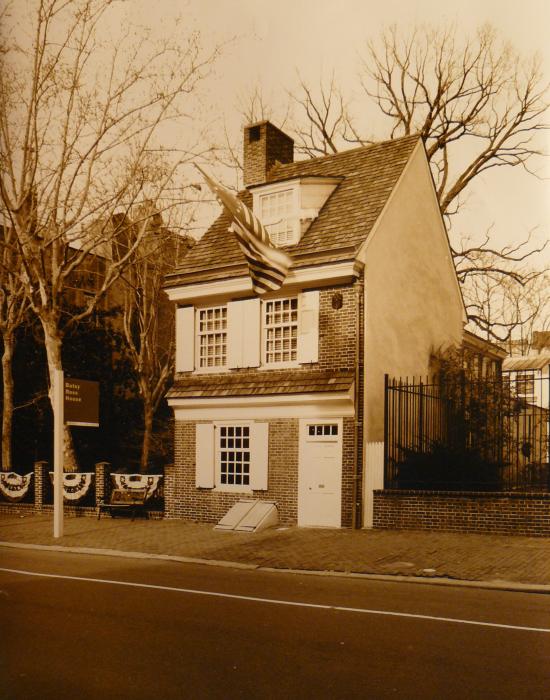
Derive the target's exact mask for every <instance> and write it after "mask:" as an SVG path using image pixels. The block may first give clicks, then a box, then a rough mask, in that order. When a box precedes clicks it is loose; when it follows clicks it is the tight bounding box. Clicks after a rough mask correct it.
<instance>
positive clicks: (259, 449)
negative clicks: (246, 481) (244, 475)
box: [250, 423, 269, 491]
mask: <svg viewBox="0 0 550 700" xmlns="http://www.w3.org/2000/svg"><path fill="white" fill-rule="evenodd" d="M250 452H251V454H250V485H251V487H252V489H254V490H255V491H267V484H268V461H269V459H268V454H269V423H253V424H252V429H251V441H250Z"/></svg>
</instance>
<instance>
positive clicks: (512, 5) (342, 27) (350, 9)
mask: <svg viewBox="0 0 550 700" xmlns="http://www.w3.org/2000/svg"><path fill="white" fill-rule="evenodd" d="M131 4H132V5H135V4H136V3H135V2H133V1H132V2H131ZM153 7H154V11H152V10H151V9H150V8H153ZM143 8H144V18H147V21H149V22H150V23H151V24H154V23H155V22H157V18H158V17H163V18H164V21H170V19H169V18H170V16H171V15H172V14H173V13H177V12H180V11H181V12H182V13H183V14H184V16H188V17H189V16H190V17H192V20H193V25H194V26H195V27H196V28H197V29H199V30H200V31H201V34H202V39H203V41H204V42H205V43H206V44H212V45H213V44H215V43H218V42H227V41H230V43H229V44H228V45H227V46H226V47H225V49H224V51H223V55H222V57H221V59H220V61H219V63H218V66H217V69H216V73H215V77H214V79H213V80H212V81H211V83H210V92H209V96H208V97H207V98H206V99H207V101H208V100H209V101H210V107H211V109H210V118H211V119H212V120H213V123H214V128H216V123H217V128H219V129H222V127H223V126H225V127H226V128H227V130H228V132H229V133H230V134H233V135H234V137H235V138H237V135H238V133H239V130H240V128H241V116H240V114H239V107H240V104H239V102H240V100H242V98H243V96H244V95H246V93H247V90H249V89H250V86H253V85H258V86H259V87H260V88H261V90H262V92H263V94H264V95H265V96H266V97H267V98H268V100H270V101H271V102H272V104H273V107H274V112H275V114H276V113H277V111H278V110H281V109H282V108H283V104H284V102H285V89H287V88H288V87H289V86H292V85H293V84H295V81H296V72H297V71H299V72H300V75H301V76H303V77H304V78H305V79H306V80H307V81H310V82H312V83H315V82H318V81H319V80H320V77H321V75H325V76H326V75H328V74H330V72H331V71H332V70H334V71H335V72H336V77H337V80H338V81H339V84H340V85H341V86H342V88H343V89H344V91H346V92H349V93H353V91H354V90H355V91H357V70H358V56H359V54H360V53H361V52H362V51H363V49H364V47H365V45H366V41H367V40H368V39H369V38H371V39H372V38H376V36H377V35H378V34H379V33H380V31H381V30H382V29H383V28H384V27H385V26H388V25H390V24H393V23H397V24H398V25H399V26H405V27H407V26H412V25H413V24H422V23H426V22H436V23H439V22H447V21H451V22H456V24H457V27H458V31H459V33H464V34H468V33H472V32H473V31H475V29H476V27H477V26H479V25H480V24H481V23H483V22H487V21H489V22H491V23H492V24H493V25H494V26H495V27H496V28H497V29H498V30H499V32H500V33H501V35H502V36H503V38H505V39H508V40H510V41H511V42H512V43H513V45H514V46H515V48H516V49H517V50H518V51H519V52H520V54H522V55H524V56H528V55H530V54H532V53H533V52H535V51H536V52H539V53H540V55H541V58H542V60H543V70H544V73H545V76H547V79H549V80H550V42H549V41H548V38H549V37H548V33H549V32H548V27H549V26H550V3H549V2H547V0H523V1H522V2H520V3H518V2H517V0H514V1H511V0H461V1H460V2H453V1H451V2H446V3H443V2H440V1H439V0H438V1H437V2H435V1H434V0H409V1H408V2H405V1H404V0H383V1H380V0H376V2H374V1H373V0H339V1H338V2H336V1H335V0H278V1H277V2H273V0H189V2H188V3H185V4H184V3H181V2H174V1H170V0H156V2H155V3H154V4H149V3H144V4H143ZM147 8H149V9H147ZM134 9H135V7H134ZM372 118H373V120H376V119H379V116H378V115H377V114H374V113H373V115H372ZM373 123H374V122H373ZM541 147H542V148H544V149H545V150H546V151H547V152H550V133H549V134H547V135H545V136H544V138H543V139H541ZM545 160H546V161H550V158H547V159H545ZM537 171H538V174H539V176H540V178H542V179H537V178H535V177H533V176H531V175H529V174H527V173H525V172H524V171H523V170H521V169H520V168H499V169H493V170H490V171H488V173H487V174H484V175H482V176H481V177H480V178H478V179H476V181H475V183H474V185H472V187H471V188H470V190H469V194H468V198H467V201H466V204H465V205H464V207H463V210H462V212H461V215H460V219H459V220H455V222H454V223H453V226H454V228H455V232H454V233H455V235H457V234H458V235H462V234H463V233H464V234H467V233H468V232H469V231H470V230H476V231H481V230H483V231H485V230H486V229H487V228H488V227H490V226H492V227H493V228H492V231H493V236H495V238H496V239H497V240H499V241H500V242H502V243H507V242H513V241H517V240H518V239H519V238H522V237H524V236H525V235H526V234H527V232H528V231H529V230H531V229H535V230H536V232H537V235H538V237H539V240H545V239H547V238H550V162H546V163H544V160H543V159H540V160H539V161H538V162H537ZM548 247H549V248H550V245H549V246H548ZM542 257H543V258H545V260H546V261H548V262H550V250H548V251H546V252H545V253H544V254H542Z"/></svg>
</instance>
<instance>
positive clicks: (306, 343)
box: [298, 290, 319, 363]
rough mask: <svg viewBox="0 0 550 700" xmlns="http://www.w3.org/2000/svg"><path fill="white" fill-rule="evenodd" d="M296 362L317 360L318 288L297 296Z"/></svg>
mask: <svg viewBox="0 0 550 700" xmlns="http://www.w3.org/2000/svg"><path fill="white" fill-rule="evenodd" d="M298 323H299V327H298V362H302V363H307V362H318V361H319V290H313V291H308V292H302V293H301V294H300V295H299V297H298Z"/></svg>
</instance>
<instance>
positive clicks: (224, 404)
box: [168, 385, 355, 421]
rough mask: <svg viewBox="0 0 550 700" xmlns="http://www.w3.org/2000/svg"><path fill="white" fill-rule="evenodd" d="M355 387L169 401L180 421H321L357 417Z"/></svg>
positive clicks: (175, 416) (176, 417) (176, 418)
mask: <svg viewBox="0 0 550 700" xmlns="http://www.w3.org/2000/svg"><path fill="white" fill-rule="evenodd" d="M353 398H354V394H353V385H352V386H351V387H350V389H349V391H339V392H330V394H329V393H326V394H325V393H318V394H285V395H276V396H263V395H262V396H228V397H226V396H224V397H214V398H199V399H168V404H169V406H171V408H173V410H174V418H175V420H177V421H178V420H179V421H193V420H210V421H227V420H232V421H239V420H243V421H246V420H250V416H251V415H253V416H254V419H255V420H260V419H269V418H274V419H275V418H309V419H315V420H318V419H319V420H321V419H322V418H326V419H331V418H337V417H348V416H354V415H355V409H354V405H353Z"/></svg>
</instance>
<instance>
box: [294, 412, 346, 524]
mask: <svg viewBox="0 0 550 700" xmlns="http://www.w3.org/2000/svg"><path fill="white" fill-rule="evenodd" d="M311 424H314V425H326V424H336V425H338V440H337V441H336V442H337V444H338V451H339V455H340V465H339V476H338V483H337V499H336V496H335V501H336V500H337V505H336V508H337V512H336V513H335V521H336V522H337V523H338V524H337V525H336V524H334V523H330V524H328V523H327V524H314V523H309V522H304V501H305V499H306V498H307V495H308V494H307V492H306V490H305V488H306V482H305V481H304V477H305V475H304V456H305V454H304V453H305V449H306V443H307V441H306V438H307V426H308V425H311ZM343 429H344V420H343V418H342V417H341V416H340V417H338V418H336V417H335V418H316V417H312V418H300V424H299V438H298V526H300V527H341V526H342V472H343V455H344V449H343V443H344V440H343V438H344V436H343V434H342V433H343ZM331 442H332V441H331Z"/></svg>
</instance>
